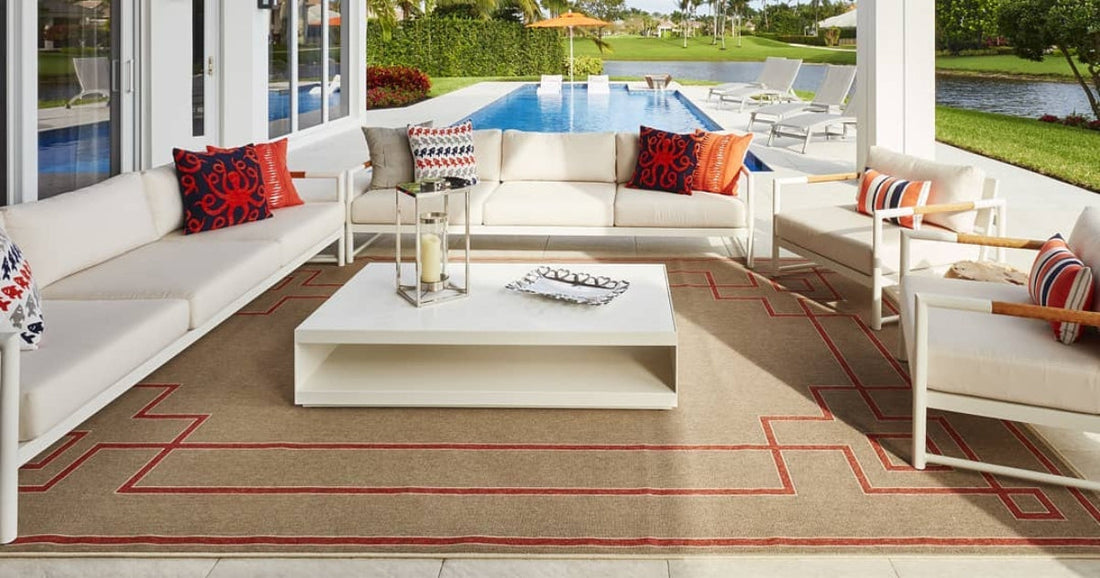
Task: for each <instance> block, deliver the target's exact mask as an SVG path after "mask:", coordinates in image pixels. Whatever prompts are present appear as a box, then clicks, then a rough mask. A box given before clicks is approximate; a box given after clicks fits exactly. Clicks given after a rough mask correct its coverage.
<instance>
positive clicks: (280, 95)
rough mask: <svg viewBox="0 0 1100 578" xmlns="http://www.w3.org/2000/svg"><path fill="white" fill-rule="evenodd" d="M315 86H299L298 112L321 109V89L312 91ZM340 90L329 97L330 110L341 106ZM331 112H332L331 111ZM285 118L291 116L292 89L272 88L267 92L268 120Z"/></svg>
mask: <svg viewBox="0 0 1100 578" xmlns="http://www.w3.org/2000/svg"><path fill="white" fill-rule="evenodd" d="M315 86H320V85H311V86H299V87H298V113H299V114H302V113H306V112H312V111H315V110H321V91H319V90H318V91H316V92H312V93H311V92H310V89H312V88H313V87H315ZM340 94H341V93H340V91H339V90H337V91H336V92H333V93H332V94H330V95H329V97H328V106H329V110H330V111H335V110H337V109H338V108H339V107H340V98H341V96H340ZM330 114H331V113H330ZM284 118H290V91H289V90H270V91H268V93H267V120H268V121H272V120H279V119H284Z"/></svg>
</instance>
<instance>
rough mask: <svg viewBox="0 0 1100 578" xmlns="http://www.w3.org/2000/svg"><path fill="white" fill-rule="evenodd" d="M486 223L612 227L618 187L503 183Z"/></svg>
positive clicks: (485, 212)
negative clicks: (616, 188)
mask: <svg viewBox="0 0 1100 578" xmlns="http://www.w3.org/2000/svg"><path fill="white" fill-rule="evenodd" d="M505 134H507V133H505ZM608 164H610V163H608ZM482 219H483V222H484V223H485V224H486V225H536V226H538V225H543V226H551V227H552V226H558V227H569V226H577V227H610V226H612V225H614V223H615V184H614V183H584V182H544V181H513V182H503V183H501V184H500V186H499V187H497V189H496V190H495V191H493V194H491V195H489V198H488V199H486V201H485V204H484V209H483V217H482Z"/></svg>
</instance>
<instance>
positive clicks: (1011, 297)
mask: <svg viewBox="0 0 1100 578" xmlns="http://www.w3.org/2000/svg"><path fill="white" fill-rule="evenodd" d="M918 292H921V293H939V294H944V295H953V296H959V297H978V298H983V299H994V300H997V301H1007V302H1010V303H1028V302H1030V299H1029V298H1028V295H1027V288H1026V287H1020V286H1017V285H1008V284H1004V283H982V282H978V281H961V280H958V279H942V278H938V277H929V276H925V275H908V276H906V277H905V279H903V280H902V295H903V299H905V302H904V303H903V304H902V307H901V313H902V315H901V321H902V331H903V332H904V334H905V342H906V344H907V347H908V348H909V359H910V361H912V360H914V359H915V355H914V347H915V344H914V343H913V319H914V311H913V310H914V307H915V306H914V296H915V295H916V293H918ZM928 328H929V334H928V335H929V339H928V368H929V372H928V387H929V389H934V390H938V391H946V392H951V393H960V394H963V395H972V396H976V397H984V398H990V399H999V400H1004V401H1012V402H1017V403H1024V404H1028V405H1036V406H1042V407H1050V408H1055V409H1064V410H1068V411H1075V412H1082V413H1090V414H1100V371H1096V367H1097V366H1098V365H1100V338H1098V336H1097V335H1096V334H1095V333H1093V332H1089V333H1087V334H1086V335H1085V336H1084V337H1083V338H1082V339H1081V341H1080V342H1079V343H1078V344H1077V345H1074V346H1072V347H1066V346H1064V345H1062V344H1060V343H1058V342H1057V341H1055V340H1053V339H1051V338H1050V325H1048V324H1047V323H1046V322H1043V321H1039V320H1035V319H1022V318H1018V317H1010V316H1007V315H990V314H986V313H972V312H966V311H956V310H951V309H937V308H932V309H930V310H929V311H928Z"/></svg>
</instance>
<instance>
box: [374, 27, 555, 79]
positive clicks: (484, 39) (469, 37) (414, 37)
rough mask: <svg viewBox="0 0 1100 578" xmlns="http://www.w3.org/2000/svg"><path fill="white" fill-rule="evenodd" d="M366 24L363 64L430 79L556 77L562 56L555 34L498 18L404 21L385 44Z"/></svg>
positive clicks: (375, 28)
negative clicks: (404, 69)
mask: <svg viewBox="0 0 1100 578" xmlns="http://www.w3.org/2000/svg"><path fill="white" fill-rule="evenodd" d="M372 28H374V30H375V31H376V30H377V25H376V24H374V23H373V22H371V23H368V25H367V64H368V65H386V66H394V65H399V66H411V67H414V68H418V69H420V70H423V71H424V72H426V73H427V74H428V76H527V75H536V74H560V73H561V63H562V61H563V59H564V58H565V54H564V51H563V50H562V47H561V40H560V35H559V32H558V31H557V30H552V29H542V28H524V27H523V25H522V24H519V23H517V22H506V21H498V20H452V19H444V18H431V19H423V18H422V19H418V20H411V21H405V22H402V23H401V25H400V26H398V27H397V29H395V30H394V31H393V34H392V36H391V38H390V40H389V41H385V40H383V38H382V34H379V33H377V32H375V33H372V32H371V29H372Z"/></svg>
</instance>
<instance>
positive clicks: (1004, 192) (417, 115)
mask: <svg viewBox="0 0 1100 578" xmlns="http://www.w3.org/2000/svg"><path fill="white" fill-rule="evenodd" d="M522 84H523V83H517V82H482V83H479V84H476V85H473V86H470V87H467V88H464V89H461V90H457V91H455V92H451V93H448V94H445V95H443V96H439V97H436V98H432V99H428V100H426V101H423V102H420V103H417V104H414V105H412V106H409V107H406V108H399V109H383V110H369V111H367V114H366V121H365V123H364V124H366V125H368V126H401V125H404V124H408V123H420V122H424V121H427V120H431V121H434V122H435V124H436V125H437V126H438V125H446V124H450V123H453V122H457V121H460V120H462V119H463V118H465V117H466V116H468V115H469V114H470V113H472V112H473V111H475V110H477V109H479V108H481V107H483V106H485V105H487V104H489V103H491V102H493V101H494V100H496V99H498V98H500V97H502V96H504V95H505V94H508V93H509V92H511V91H512V90H515V89H516V88H517V87H519V86H520V85H522ZM678 89H679V90H680V92H681V94H683V95H684V96H685V97H687V98H688V99H689V100H691V101H692V102H693V103H695V105H696V106H698V107H699V108H700V109H701V110H702V111H704V112H705V113H706V114H707V115H709V116H710V117H711V118H712V119H713V120H715V121H716V122H717V123H718V124H720V125H722V126H723V127H724V128H725V129H727V130H732V131H737V132H745V128H746V126H747V125H748V119H749V113H748V112H737V111H736V110H734V109H732V108H729V107H718V106H717V105H716V104H715V103H713V102H707V98H706V96H707V92H708V87H707V86H679V87H678ZM767 131H768V129H767V127H766V125H757V127H756V130H755V131H754V133H755V135H756V137H755V139H754V140H755V142H754V144H753V146H752V149H751V150H752V151H753V153H754V154H756V156H757V157H759V158H760V159H761V160H763V161H764V162H766V163H767V164H768V165H770V166H771V167H772V168H773V169H774V172H772V173H757V178H756V190H757V193H758V196H757V203H756V214H755V215H754V218H755V219H756V226H757V234H756V237H757V238H756V243H757V244H756V252H757V257H765V258H766V257H767V256H769V255H770V254H771V189H772V181H773V180H774V179H775V178H777V177H784V176H795V175H805V174H825V173H837V172H847V171H854V170H856V166H855V136H854V132H853V136H852V137H850V138H848V139H839V138H834V139H831V140H829V141H825V140H823V139H822V138H820V137H815V139H814V140H813V141H811V143H810V146H809V147H808V149H807V153H806V154H805V155H803V154H801V153H799V152H798V150H799V148H800V147H801V142H800V141H798V140H797V139H791V138H786V139H777V141H776V146H774V147H768V146H767V145H766V143H767V139H768V132H767ZM309 156H312V155H309ZM936 160H939V161H942V162H946V163H952V164H970V165H975V166H978V167H980V168H981V169H983V170H984V171H985V172H986V174H987V175H989V176H992V177H994V178H996V179H998V181H999V182H1000V196H1001V197H1003V198H1005V199H1008V219H1007V220H1008V225H1009V227H1008V231H1009V233H1010V234H1011V235H1012V236H1021V237H1034V238H1047V237H1049V236H1050V235H1052V234H1053V233H1056V232H1062V233H1064V234H1068V233H1069V231H1070V230H1071V229H1072V227H1073V223H1074V220H1075V219H1076V218H1077V215H1078V214H1079V213H1080V212H1081V210H1082V209H1083V208H1084V207H1086V206H1089V205H1100V196H1097V194H1096V193H1093V192H1091V191H1087V190H1085V189H1082V188H1080V187H1076V186H1073V185H1070V184H1066V183H1063V182H1061V181H1057V180H1055V179H1051V178H1049V177H1045V176H1042V175H1039V174H1037V173H1033V172H1031V171H1028V170H1025V169H1021V168H1019V167H1015V166H1012V165H1009V164H1006V163H1002V162H999V161H995V160H993V159H989V158H986V157H982V156H979V155H975V154H972V153H969V152H966V151H963V150H961V149H957V148H954V147H950V146H947V145H944V144H941V143H937V144H936ZM851 195H852V193H851V187H850V186H849V185H845V184H825V185H816V186H814V187H813V193H812V194H809V195H807V194H799V191H798V190H797V189H792V190H791V193H790V194H788V195H786V196H785V198H784V205H785V206H788V207H796V206H813V205H822V204H829V203H837V204H839V203H848V202H852V199H851ZM1031 258H1032V257H1031V255H1029V254H1028V253H1027V252H1019V253H1012V254H1010V255H1009V261H1010V262H1011V263H1013V264H1015V265H1016V266H1018V267H1021V268H1026V267H1030V265H1031Z"/></svg>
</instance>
